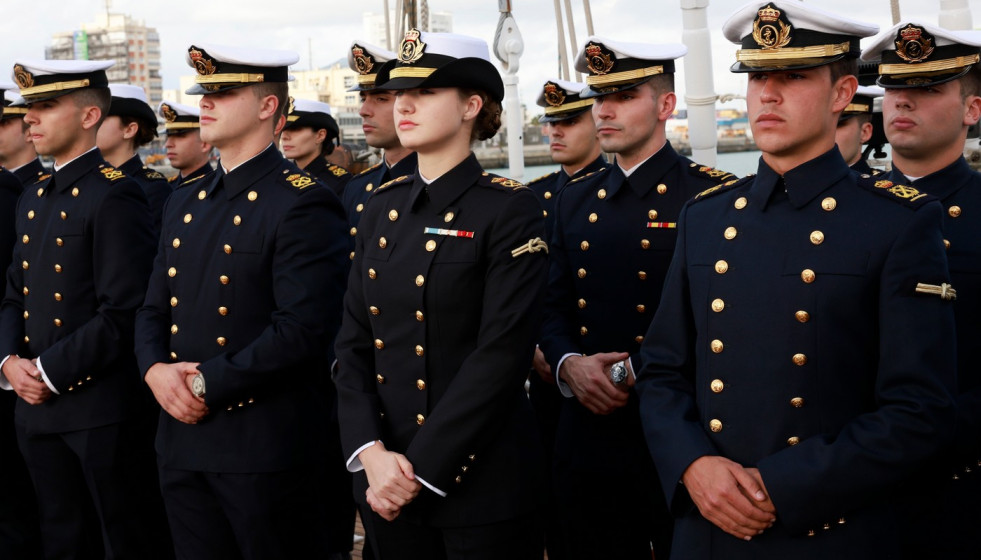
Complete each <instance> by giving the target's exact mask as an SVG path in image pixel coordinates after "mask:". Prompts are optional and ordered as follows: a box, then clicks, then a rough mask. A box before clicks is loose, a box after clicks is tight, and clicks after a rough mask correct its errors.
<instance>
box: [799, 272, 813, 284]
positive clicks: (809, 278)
mask: <svg viewBox="0 0 981 560" xmlns="http://www.w3.org/2000/svg"><path fill="white" fill-rule="evenodd" d="M815 278H816V276H815V274H814V271H813V270H811V269H809V268H805V269H804V270H803V271H801V273H800V279H801V280H803V281H804V283H805V284H810V283H811V282H813V281H814V279H815Z"/></svg>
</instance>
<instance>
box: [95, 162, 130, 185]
mask: <svg viewBox="0 0 981 560" xmlns="http://www.w3.org/2000/svg"><path fill="white" fill-rule="evenodd" d="M99 173H102V176H103V177H105V178H106V179H109V180H110V181H117V180H119V179H122V178H123V177H125V176H126V175H125V174H124V173H123V172H122V171H120V170H118V169H116V168H115V167H110V166H108V165H107V166H105V167H102V168H99Z"/></svg>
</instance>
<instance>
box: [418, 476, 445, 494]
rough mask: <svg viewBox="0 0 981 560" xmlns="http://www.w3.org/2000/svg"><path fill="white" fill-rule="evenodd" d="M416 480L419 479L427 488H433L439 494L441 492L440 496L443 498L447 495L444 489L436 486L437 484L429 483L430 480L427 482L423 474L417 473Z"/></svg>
mask: <svg viewBox="0 0 981 560" xmlns="http://www.w3.org/2000/svg"><path fill="white" fill-rule="evenodd" d="M416 480H418V481H419V483H420V484H422V485H423V486H425V487H426V488H429V489H430V490H432V491H433V492H436V493H437V494H439V496H440V497H441V498H445V497H446V492H443V491H442V490H440V489H439V488H436V487H435V486H433V485H432V484H430V483H428V482H426V481H425V480H423V478H422V477H421V476H419V475H416Z"/></svg>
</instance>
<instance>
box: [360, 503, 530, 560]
mask: <svg viewBox="0 0 981 560" xmlns="http://www.w3.org/2000/svg"><path fill="white" fill-rule="evenodd" d="M424 491H426V490H424ZM360 511H361V522H362V523H363V524H364V525H365V533H367V535H368V538H369V539H370V540H371V546H372V549H373V550H374V554H375V560H503V559H507V560H541V559H542V532H541V527H540V524H539V523H538V519H537V518H536V516H531V515H528V516H524V517H519V518H516V519H510V520H507V521H502V522H499V523H491V524H488V525H479V526H476V527H452V528H436V527H428V526H424V525H419V524H416V523H413V522H411V521H407V520H405V519H404V518H402V517H401V516H400V517H397V518H395V521H391V522H389V521H385V520H384V519H382V518H381V517H380V516H379V515H378V514H376V513H374V512H373V511H371V508H369V507H367V506H362V507H361V508H360Z"/></svg>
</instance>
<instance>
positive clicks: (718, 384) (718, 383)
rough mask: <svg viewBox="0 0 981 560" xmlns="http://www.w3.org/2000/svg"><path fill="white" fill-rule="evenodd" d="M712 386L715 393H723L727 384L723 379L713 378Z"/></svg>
mask: <svg viewBox="0 0 981 560" xmlns="http://www.w3.org/2000/svg"><path fill="white" fill-rule="evenodd" d="M710 387H711V388H712V392H713V393H721V392H722V390H723V389H725V388H726V385H725V383H723V382H722V380H721V379H713V380H712V384H711V385H710Z"/></svg>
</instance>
